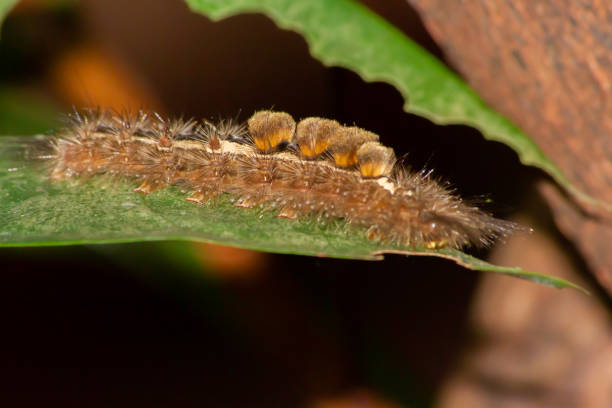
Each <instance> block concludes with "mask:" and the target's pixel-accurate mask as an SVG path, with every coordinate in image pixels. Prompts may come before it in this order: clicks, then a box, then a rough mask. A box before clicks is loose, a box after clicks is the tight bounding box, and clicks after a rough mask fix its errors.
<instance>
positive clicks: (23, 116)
mask: <svg viewBox="0 0 612 408" xmlns="http://www.w3.org/2000/svg"><path fill="white" fill-rule="evenodd" d="M59 125H60V121H59V113H58V110H57V109H56V107H55V106H54V105H53V104H51V103H50V102H47V101H45V100H41V99H40V98H37V97H36V96H33V95H30V94H28V93H26V92H24V91H22V90H20V89H15V88H6V87H3V88H0V135H20V136H21V135H32V134H37V133H44V132H47V131H49V129H54V128H57V127H58V126H59ZM0 137H1V136H0Z"/></svg>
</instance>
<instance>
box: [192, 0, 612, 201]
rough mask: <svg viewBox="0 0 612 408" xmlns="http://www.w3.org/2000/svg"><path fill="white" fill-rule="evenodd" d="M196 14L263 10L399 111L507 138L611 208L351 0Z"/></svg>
mask: <svg viewBox="0 0 612 408" xmlns="http://www.w3.org/2000/svg"><path fill="white" fill-rule="evenodd" d="M186 2H187V3H188V5H189V6H190V7H191V8H192V9H193V10H194V11H197V12H199V13H203V14H206V15H208V16H209V17H210V18H212V19H214V20H219V19H222V18H225V17H228V16H231V15H234V14H238V13H244V12H261V13H265V14H266V15H267V16H269V17H270V18H272V19H273V20H274V21H275V22H276V23H277V24H278V25H279V26H280V27H282V28H285V29H289V30H294V31H296V32H298V33H300V34H301V35H303V36H304V38H305V39H306V41H307V42H308V45H309V46H310V52H311V53H312V55H313V56H314V57H315V58H317V59H319V60H320V61H321V62H323V63H324V64H326V65H329V66H340V67H344V68H347V69H350V70H352V71H355V72H356V73H358V74H359V75H360V76H361V77H362V78H363V79H364V80H366V81H384V82H387V83H389V84H391V85H393V86H395V87H396V88H397V89H398V90H399V92H400V93H401V94H402V95H403V96H404V98H405V100H406V103H405V105H404V110H406V111H407V112H411V113H415V114H417V115H421V116H424V117H426V118H429V119H430V120H432V121H433V122H435V123H439V124H451V123H452V124H465V125H469V126H472V127H475V128H477V129H478V130H480V131H481V132H482V134H483V136H484V137H485V138H487V139H490V140H495V141H498V142H502V143H505V144H506V145H508V146H510V147H511V148H513V149H514V150H515V151H516V152H517V153H518V155H519V158H520V160H521V162H522V163H524V164H527V165H531V166H535V167H539V168H541V169H542V170H544V171H546V172H547V173H548V174H550V175H551V176H552V177H553V178H554V179H555V180H556V181H557V182H558V183H559V184H560V185H562V186H563V187H564V188H566V189H567V190H568V191H569V192H571V193H572V194H574V196H576V197H577V198H578V199H580V200H582V201H584V202H585V203H588V204H592V205H596V206H602V207H604V208H606V209H607V210H608V211H612V205H610V204H606V203H602V202H600V201H598V200H596V199H595V198H593V197H590V196H589V195H587V194H586V193H584V192H582V191H580V190H579V189H578V188H577V187H576V186H574V185H573V184H571V182H570V181H569V180H568V179H567V177H565V175H564V174H563V173H562V171H561V169H559V167H557V166H556V165H555V164H554V163H553V162H552V161H551V160H550V159H548V157H546V156H545V155H544V153H543V152H542V151H541V150H540V148H539V147H538V146H537V145H536V144H535V143H534V142H533V141H532V140H531V139H530V138H529V137H528V136H527V135H525V133H523V132H522V131H521V130H520V129H518V128H517V127H516V126H514V125H513V124H512V123H511V122H510V121H509V120H507V119H506V118H504V117H503V116H501V115H500V114H499V113H497V112H495V111H494V110H492V109H491V108H489V107H488V106H487V105H486V104H485V103H484V102H483V101H482V99H480V97H479V96H478V95H477V94H476V93H475V92H474V91H473V90H472V89H471V88H470V87H469V86H468V85H467V84H466V83H465V82H464V81H463V80H461V78H459V77H458V76H457V75H455V74H454V73H453V72H452V71H451V70H449V69H448V68H446V66H444V64H442V63H441V62H440V61H438V60H437V59H436V58H435V57H433V56H432V55H431V54H429V53H428V52H427V51H425V50H424V49H423V48H421V47H420V46H419V45H418V44H416V43H415V42H413V41H412V40H411V39H410V38H408V37H406V36H405V35H404V34H403V33H402V32H401V31H399V30H398V29H396V28H395V27H393V26H392V25H391V24H389V23H388V22H386V21H385V20H384V19H382V18H381V17H379V16H378V15H376V14H375V13H373V12H371V11H370V10H369V9H368V8H366V7H365V6H363V5H361V4H359V3H357V2H355V1H351V0H301V1H296V0H186Z"/></svg>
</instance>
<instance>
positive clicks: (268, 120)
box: [46, 109, 522, 249]
mask: <svg viewBox="0 0 612 408" xmlns="http://www.w3.org/2000/svg"><path fill="white" fill-rule="evenodd" d="M378 140H379V137H378V135H376V134H374V133H372V132H369V131H367V130H364V129H361V128H358V127H344V126H341V125H340V124H339V123H338V122H336V121H334V120H330V119H324V118H318V117H311V118H306V119H303V120H301V121H300V122H299V124H298V125H297V127H296V124H295V121H294V120H293V118H292V117H291V116H290V115H289V114H287V113H284V112H274V111H259V112H256V113H255V114H254V115H253V116H251V118H250V119H249V120H248V122H247V124H246V125H245V124H241V123H237V122H235V121H219V122H218V123H212V122H209V121H205V120H204V121H200V122H198V121H195V120H192V119H187V120H185V119H182V118H179V119H174V120H171V119H168V118H164V117H162V116H161V115H158V114H148V113H146V112H138V113H136V114H129V113H121V114H113V113H110V112H108V111H104V110H96V109H90V110H83V111H75V112H74V113H72V114H70V115H68V117H67V120H66V127H65V128H64V129H63V130H61V131H60V132H58V133H57V135H56V136H55V137H54V138H52V139H49V140H48V143H47V148H48V150H49V151H50V152H51V153H50V154H48V155H46V157H49V158H50V160H51V163H50V166H49V167H50V169H49V177H50V179H51V180H53V181H61V180H65V179H67V178H71V177H82V178H89V177H91V176H94V175H97V174H107V175H111V176H114V177H122V178H127V179H131V180H134V181H135V182H136V183H138V184H137V187H135V188H134V191H135V192H138V193H142V194H149V193H151V192H153V191H155V190H157V189H160V188H164V187H166V186H170V185H177V186H180V187H181V188H183V189H184V190H186V191H188V192H189V194H188V195H187V196H186V198H185V199H186V200H187V201H189V202H192V203H195V204H200V205H202V204H206V203H208V202H210V200H213V199H214V198H215V197H217V196H220V195H222V194H229V195H230V196H231V197H233V200H234V204H235V205H236V206H237V207H242V208H259V209H260V211H261V210H268V211H274V212H275V214H276V216H277V217H280V218H288V219H299V218H303V217H312V219H313V220H316V222H320V223H325V224H332V223H333V222H334V220H337V219H343V220H345V221H346V223H348V224H351V225H356V226H359V227H362V228H363V229H364V231H365V233H366V235H367V236H368V237H369V238H370V239H375V240H379V241H384V242H393V243H396V244H398V245H402V246H410V247H423V248H428V249H439V248H444V247H452V248H462V247H466V246H475V247H482V246H489V245H491V244H492V243H493V242H494V241H496V240H498V239H500V238H504V237H506V236H507V235H509V234H511V233H513V232H515V231H517V230H522V227H520V226H518V225H517V224H514V223H512V222H510V221H505V220H500V219H497V218H494V217H493V216H491V215H490V214H488V213H487V212H485V211H482V210H481V209H479V208H478V207H477V206H476V205H475V204H473V203H470V202H469V201H466V200H463V199H462V198H461V197H459V196H458V195H457V194H456V192H455V191H453V190H452V189H451V188H450V187H448V185H447V184H445V183H442V182H440V181H438V180H435V178H434V177H433V176H432V175H431V172H430V171H428V170H424V171H421V172H416V173H415V172H410V171H408V170H406V169H405V168H404V167H402V166H401V165H400V164H397V163H396V159H395V154H394V152H393V149H391V148H389V147H385V146H383V145H381V144H380V143H379V142H378ZM313 159H324V160H313ZM329 159H331V160H329Z"/></svg>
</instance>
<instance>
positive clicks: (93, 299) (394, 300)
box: [0, 0, 612, 407]
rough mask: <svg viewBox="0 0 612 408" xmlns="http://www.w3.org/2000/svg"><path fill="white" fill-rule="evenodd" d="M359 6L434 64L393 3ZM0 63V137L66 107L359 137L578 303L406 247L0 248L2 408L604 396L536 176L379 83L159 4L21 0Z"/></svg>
mask: <svg viewBox="0 0 612 408" xmlns="http://www.w3.org/2000/svg"><path fill="white" fill-rule="evenodd" d="M364 3H365V4H366V5H367V6H369V7H370V8H372V9H373V10H374V11H375V12H377V13H379V14H380V15H382V16H383V17H384V18H386V19H387V20H388V21H390V22H391V23H393V24H395V25H396V26H397V27H398V28H400V29H401V30H403V31H404V32H405V33H406V34H407V35H409V36H410V37H411V38H413V39H415V40H416V41H417V42H419V43H420V44H421V45H422V46H424V47H425V48H427V49H428V50H429V51H430V52H431V53H433V54H434V55H436V56H438V57H439V58H441V59H444V57H443V55H441V52H440V50H439V49H438V48H437V47H436V45H435V43H434V42H433V41H432V39H431V38H430V37H429V35H428V33H427V32H426V31H425V29H424V27H423V25H422V23H421V21H420V20H419V17H418V15H417V14H416V13H415V11H414V10H413V9H412V8H411V7H410V6H409V5H408V4H407V3H405V2H404V1H402V0H393V1H387V2H376V1H374V0H370V1H364ZM0 60H1V61H2V62H3V63H2V64H0V134H3V135H30V134H34V133H39V132H45V131H48V130H50V129H53V128H56V127H58V126H60V122H59V120H58V119H59V117H60V114H61V113H62V112H65V111H67V110H70V109H71V106H72V105H75V106H77V107H82V106H102V107H109V108H114V109H117V110H121V109H139V108H147V109H154V110H156V111H158V112H161V113H163V114H166V115H171V116H178V115H184V116H187V117H190V116H193V117H196V118H208V119H216V118H219V117H222V118H226V117H238V118H239V119H241V120H245V119H247V118H248V117H249V115H250V114H251V113H252V112H253V111H254V110H257V109H263V108H274V109H278V110H284V111H287V112H290V113H291V114H292V115H293V116H294V117H296V118H301V117H306V116H310V115H316V116H323V117H330V118H334V119H337V120H338V121H340V122H343V123H347V124H356V125H358V126H361V127H364V128H367V129H370V130H372V131H374V132H376V133H378V134H380V135H381V140H382V142H383V143H384V144H386V145H389V146H392V147H393V148H394V149H395V151H396V153H397V154H398V155H399V156H401V155H403V154H407V155H406V158H405V162H406V164H407V165H409V166H410V167H412V168H414V169H421V168H425V167H426V168H433V169H434V171H435V174H437V175H438V176H440V177H442V178H443V179H446V180H449V181H450V182H451V183H452V184H453V185H454V186H455V187H456V188H457V190H458V191H459V193H460V194H461V195H463V196H480V195H486V196H487V197H489V198H491V200H492V201H493V202H494V203H496V204H495V205H494V208H493V210H494V211H495V212H496V214H497V215H499V216H503V217H506V218H514V219H515V220H517V221H519V222H521V223H523V224H526V225H530V226H532V227H534V228H535V230H536V232H535V233H534V234H532V235H530V236H525V235H522V236H517V237H516V238H512V239H511V240H510V241H509V242H507V243H506V244H505V245H500V246H498V247H497V248H495V249H494V250H492V251H491V252H490V253H487V252H480V253H476V254H475V255H477V256H480V257H487V258H488V259H490V260H491V261H492V262H495V263H498V264H504V265H509V266H522V267H524V268H527V269H530V270H534V271H537V272H541V273H549V274H552V275H556V276H560V277H564V278H567V279H570V280H573V281H575V282H577V283H580V284H583V285H586V286H589V287H590V288H591V290H593V293H594V295H593V296H592V297H586V296H584V295H582V294H580V293H577V292H576V293H574V292H571V291H569V290H565V291H556V290H553V289H551V288H547V287H540V286H537V285H535V284H532V283H527V282H523V281H518V280H514V279H510V278H506V277H500V276H491V275H487V276H486V277H484V276H481V275H480V274H479V273H476V272H473V271H468V270H466V269H463V268H461V267H458V266H456V265H455V264H453V263H452V262H449V261H444V260H441V259H434V258H431V259H429V258H422V257H412V258H406V257H400V256H386V259H385V260H384V261H381V262H366V261H345V260H334V259H315V258H308V257H300V256H288V255H273V254H267V253H259V252H254V251H247V250H241V249H236V248H229V247H222V246H217V245H208V244H195V243H174V242H168V243H139V244H126V245H96V246H75V247H62V248H1V249H0V265H2V268H1V269H2V273H1V274H0V304H1V310H2V312H0V313H1V316H2V319H1V321H2V326H3V327H2V335H1V337H0V339H1V340H0V361H1V363H0V367H2V368H1V372H2V377H3V380H2V385H0V401H2V400H4V401H6V403H8V404H9V405H5V406H18V405H19V406H39V405H43V404H44V405H45V406H84V405H86V406H103V405H104V406H108V405H112V406H134V405H145V404H146V405H147V406H181V407H182V406H210V405H212V406H268V407H269V406H307V407H430V406H441V407H479V406H508V407H513V406H517V407H518V406H521V407H525V406H527V407H530V406H534V407H536V406H537V407H542V406H551V407H552V406H556V407H557V406H569V407H571V406H582V407H598V406H602V407H603V406H608V407H609V406H612V386H611V385H610V384H612V372H610V370H611V368H612V351H611V350H612V349H611V348H610V344H612V341H610V339H611V330H610V321H609V320H610V319H609V317H610V315H609V306H610V301H609V298H607V297H606V296H605V295H604V294H603V293H604V292H603V291H602V290H600V288H599V287H598V286H597V285H596V284H595V282H594V281H593V280H592V279H591V278H590V277H589V275H588V273H585V271H586V267H585V265H584V262H583V260H582V259H581V258H580V256H579V255H577V253H576V251H575V250H574V248H573V247H572V246H571V245H570V244H569V243H568V242H567V241H565V240H564V239H563V237H562V236H561V235H560V234H559V233H558V231H557V230H556V229H555V227H554V226H553V223H552V221H551V216H550V211H549V209H548V208H547V206H546V204H544V201H543V200H542V199H541V198H540V197H539V194H538V193H537V192H536V188H535V186H536V185H537V183H539V182H540V181H541V180H543V179H545V178H546V177H545V176H544V175H543V174H542V173H541V172H539V171H537V170H534V169H531V168H526V167H523V166H521V165H520V164H519V162H518V159H517V156H516V154H515V153H514V152H513V151H512V150H511V149H510V148H508V147H506V146H505V145H502V144H499V143H494V142H488V141H485V140H484V139H483V138H482V137H481V136H480V134H479V133H478V131H476V130H474V129H472V128H468V127H464V126H437V125H434V124H432V123H431V122H430V121H428V120H427V119H424V118H421V117H418V116H414V115H410V114H407V113H405V112H404V111H403V108H402V106H403V102H404V101H403V99H402V97H401V96H400V94H399V93H398V92H397V91H396V90H395V89H394V88H393V87H391V86H390V85H387V84H383V83H366V82H363V81H362V80H361V79H360V78H359V77H358V76H357V75H356V74H354V73H352V72H350V71H348V70H344V69H341V68H326V67H324V66H323V65H321V64H320V63H319V62H318V61H317V60H315V59H313V58H312V57H311V56H310V54H309V52H308V48H307V45H306V43H305V42H304V40H303V39H302V38H301V37H300V36H299V35H297V34H295V33H292V32H287V31H282V30H280V29H278V28H277V27H276V26H275V25H274V24H273V23H272V22H271V21H270V20H269V19H267V18H266V17H264V16H262V15H240V16H236V17H233V18H230V19H227V20H223V21H221V22H218V23H213V22H211V21H209V20H207V19H206V18H205V17H203V16H201V15H197V14H194V13H192V12H190V11H189V10H188V8H187V6H186V5H185V4H184V3H183V2H182V1H179V0H148V1H145V0H133V1H130V2H121V1H117V0H112V1H108V0H90V1H87V2H80V3H78V2H74V1H70V0H64V1H56V2H52V1H43V0H30V1H22V2H21V3H19V4H18V6H17V7H16V8H15V9H14V10H13V11H12V12H11V13H10V14H9V16H8V18H7V19H6V21H5V23H4V24H3V26H2V37H1V41H0ZM451 68H452V67H451ZM570 315H571V319H568V316H570ZM608 363H609V364H608ZM568 404H569V405H568Z"/></svg>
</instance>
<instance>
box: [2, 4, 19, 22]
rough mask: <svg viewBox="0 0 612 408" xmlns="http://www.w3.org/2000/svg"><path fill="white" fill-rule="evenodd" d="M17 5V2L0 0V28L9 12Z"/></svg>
mask: <svg viewBox="0 0 612 408" xmlns="http://www.w3.org/2000/svg"><path fill="white" fill-rule="evenodd" d="M15 4H17V0H0V27H2V21H4V17H6V15H7V14H8V12H9V11H11V9H12V8H13V7H14V6H15Z"/></svg>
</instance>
